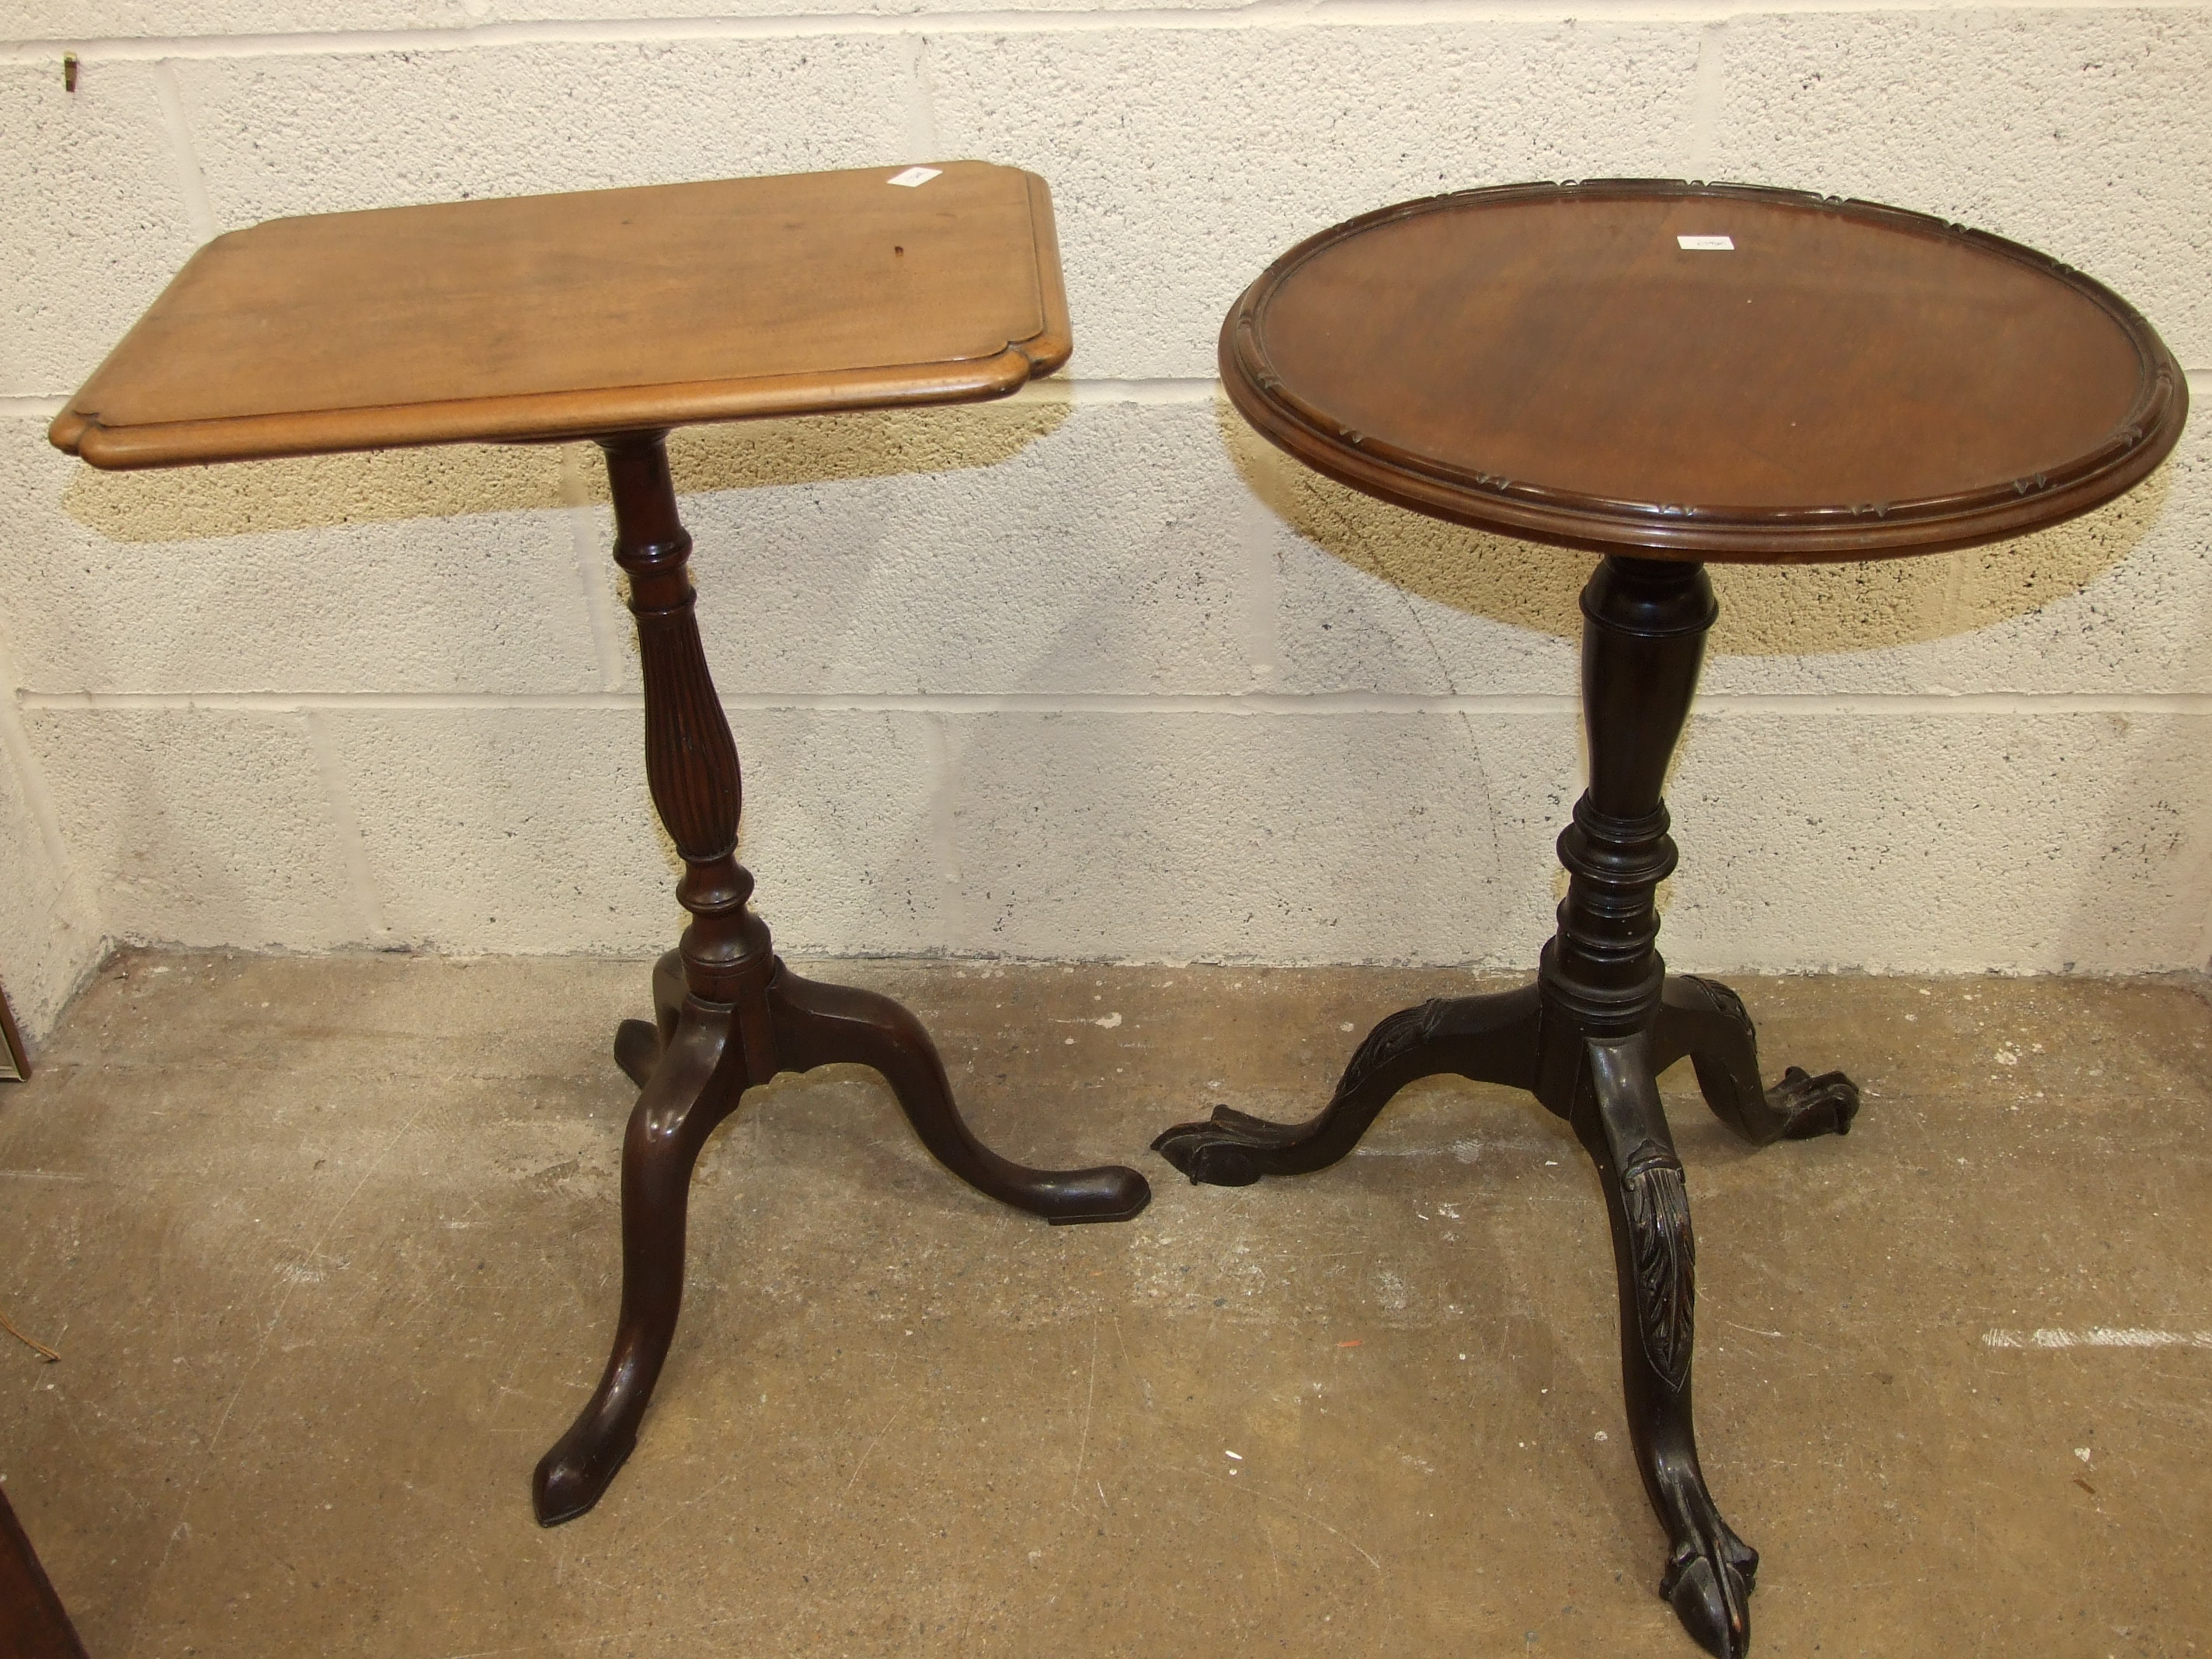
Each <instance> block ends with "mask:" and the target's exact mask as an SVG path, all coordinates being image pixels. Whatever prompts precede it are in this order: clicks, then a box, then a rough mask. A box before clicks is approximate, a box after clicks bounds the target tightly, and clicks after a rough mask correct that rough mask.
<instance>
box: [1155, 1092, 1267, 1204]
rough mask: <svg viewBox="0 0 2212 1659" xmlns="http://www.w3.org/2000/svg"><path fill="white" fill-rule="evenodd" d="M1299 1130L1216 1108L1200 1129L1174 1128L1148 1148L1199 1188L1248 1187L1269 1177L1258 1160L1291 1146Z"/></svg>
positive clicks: (1227, 1108)
mask: <svg viewBox="0 0 2212 1659" xmlns="http://www.w3.org/2000/svg"><path fill="white" fill-rule="evenodd" d="M1303 1127H1304V1126H1303V1125H1298V1124H1282V1123H1270V1122H1268V1121H1267V1119H1265V1118H1261V1117H1254V1116H1252V1115H1250V1114H1249V1113H1247V1112H1240V1111H1237V1109H1235V1108H1234V1107H1230V1106H1216V1107H1215V1108H1214V1109H1213V1115H1212V1117H1211V1118H1209V1119H1207V1120H1206V1121H1204V1122H1202V1123H1178V1124H1176V1126H1175V1127H1173V1128H1172V1129H1169V1130H1167V1131H1165V1132H1164V1133H1162V1134H1161V1135H1160V1136H1159V1138H1158V1139H1156V1140H1154V1141H1153V1142H1152V1150H1153V1151H1154V1152H1158V1154H1159V1155H1160V1156H1161V1157H1162V1158H1165V1159H1167V1161H1168V1162H1169V1163H1170V1164H1173V1165H1175V1167H1176V1169H1178V1170H1182V1172H1183V1174H1185V1175H1187V1176H1189V1177H1190V1178H1191V1180H1192V1181H1193V1182H1195V1183H1198V1184H1200V1185H1203V1186H1207V1187H1249V1186H1251V1185H1252V1184H1253V1183H1254V1182H1256V1181H1258V1180H1259V1179H1260V1177H1261V1176H1263V1175H1267V1174H1268V1173H1269V1171H1268V1170H1266V1169H1264V1168H1262V1167H1261V1154H1265V1153H1267V1152H1278V1151H1279V1150H1281V1149H1282V1148H1283V1147H1285V1146H1288V1145H1290V1144H1291V1142H1292V1141H1293V1140H1295V1139H1297V1136H1298V1134H1299V1133H1300V1131H1301V1129H1302V1128H1303Z"/></svg>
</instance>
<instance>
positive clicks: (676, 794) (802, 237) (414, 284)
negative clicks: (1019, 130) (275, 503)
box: [51, 161, 1151, 1526]
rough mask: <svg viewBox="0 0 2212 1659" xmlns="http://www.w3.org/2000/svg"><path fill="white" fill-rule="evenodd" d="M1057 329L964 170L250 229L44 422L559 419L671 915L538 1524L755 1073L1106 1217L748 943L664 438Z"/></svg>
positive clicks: (957, 166)
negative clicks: (648, 796)
mask: <svg viewBox="0 0 2212 1659" xmlns="http://www.w3.org/2000/svg"><path fill="white" fill-rule="evenodd" d="M1069 346H1070V338H1069V331H1068V321H1067V306H1066V299H1065V297H1064V295H1063V293H1062V289H1061V283H1060V254H1059V248H1058V244H1057V242H1056V240H1055V239H1054V228H1053V220H1052V204H1051V198H1050V196H1049V194H1048V191H1046V188H1045V184H1044V181H1043V180H1042V179H1039V178H1037V177H1036V176H1035V175H1034V174H1031V173H1024V172H1020V171H1018V170H1016V169H1014V168H1010V167H993V166H990V165H988V164H987V163H984V162H981V161H949V162H945V163H944V164H942V165H941V166H939V167H915V168H907V169H893V168H890V167H883V168H867V169H862V170H860V171H857V172H845V173H810V174H801V175H797V176H793V177H787V178H766V179H728V180H722V181H719V182H714V183H706V184H687V185H653V186H649V187H646V188H642V189H634V190H612V191H586V192H581V193H578V194H571V195H556V196H537V197H518V198H513V199H495V200H489V201H474V202H457V203H447V204H436V205H432V206H426V207H409V208H387V209H380V210H374V211H369V212H362V213H340V214H330V215H323V216H313V217H307V218H298V219H279V220H274V221H271V222H268V223H266V224H262V225H257V226H254V227H253V228H250V229H246V230H242V231H234V232H233V233H231V234H228V235H225V236H219V237H217V238H216V240H214V241H212V242H210V243H209V244H208V245H207V246H205V247H204V248H202V249H201V250H200V251H199V252H198V253H197V254H195V255H194V256H193V258H192V259H191V263H190V264H187V265H186V266H185V269H184V270H182V271H181V272H180V273H179V275H178V276H177V277H176V279H175V280H174V281H173V282H172V283H170V284H169V286H168V288H167V289H166V290H165V291H164V292H163V293H162V295H161V297H160V298H159V299H157V300H156V301H155V302H154V304H153V306H152V307H151V308H150V309H149V311H148V312H147V313H146V314H145V316H144V317H143V318H142V319H140V320H139V322H138V323H137V325H136V326H135V327H134V328H132V330H131V332H130V333H129V334H128V335H126V336H125V337H124V340H123V342H122V343H121V344H120V345H118V347H117V348H116V349H115V350H114V352H113V353H112V354H111V355H110V356H109V357H108V359H107V361H106V362H104V363H102V364H101V365H100V368H99V369H98V370H97V371H96V372H95V373H94V375H93V377H92V378H91V380H88V381H87V382H86V383H85V386H84V389H83V390H82V391H81V392H78V393H77V395H76V398H73V399H72V400H71V401H70V404H69V406H68V408H67V409H65V410H63V412H62V413H61V415H60V416H58V418H57V419H56V420H55V421H54V423H53V427H52V433H51V436H52V440H53V441H54V443H55V444H57V445H58V446H59V447H61V448H63V449H65V450H68V451H70V452H71V453H75V454H78V455H81V456H82V457H83V458H84V459H86V460H88V461H89V462H91V463H92V464H93V465H95V466H104V467H144V466H173V465H184V464H186V463H191V462H206V461H228V460H246V459H258V458H261V457H267V456H276V455H300V454H308V453H318V452H324V451H332V450H359V449H378V448H384V447H394V446H404V445H418V444H437V443H460V442H482V441H520V442H536V441H547V440H555V439H564V438H579V437H589V438H593V439H596V440H597V441H598V442H599V445H600V446H601V447H602V448H604V449H605V453H606V461H607V477H608V481H609V483H610V485H611V490H612V494H613V498H614V511H615V530H616V539H615V559H616V562H617V563H619V564H620V565H621V566H622V568H623V570H624V571H626V572H627V573H629V605H630V610H631V611H632V612H633V613H634V614H635V617H636V618H637V636H638V648H639V652H640V654H641V658H642V661H643V667H644V681H645V746H646V775H647V781H648V782H649V784H650V785H651V787H652V792H653V805H654V806H655V808H656V809H657V810H658V811H659V815H660V820H661V823H663V824H664V825H665V827H666V829H667V830H668V834H669V836H670V837H671V839H672V840H673V841H674V842H675V843H676V846H677V849H678V851H679V852H680V853H681V854H683V857H684V866H685V868H684V875H683V878H681V880H679V881H678V884H677V889H676V896H677V898H678V901H679V902H681V903H682V904H683V906H684V908H685V909H686V910H688V911H689V912H690V915H691V922H690V926H689V927H687V928H686V929H685V930H684V936H683V939H682V943H681V945H680V946H679V948H678V949H677V950H675V951H671V952H670V953H669V954H668V955H666V956H665V957H662V958H661V960H660V963H659V966H658V968H656V969H655V970H654V972H653V1005H654V1009H655V1013H656V1019H655V1020H654V1022H653V1024H647V1023H646V1022H644V1021H641V1020H629V1021H625V1022H623V1025H622V1027H621V1029H620V1030H619V1031H618V1032H617V1036H616V1039H615V1054H616V1057H617V1060H618V1061H619V1063H620V1064H621V1066H622V1067H623V1070H624V1071H625V1072H627V1073H629V1076H630V1078H631V1079H633V1080H635V1082H636V1083H637V1084H638V1085H640V1089H641V1093H640V1094H639V1097H638V1101H637V1106H636V1109H635V1110H634V1111H633V1112H632V1114H631V1115H630V1121H629V1132H628V1134H627V1136H626V1138H625V1139H624V1140H623V1160H622V1214H623V1291H622V1311H621V1315H620V1317H619V1320H618V1322H617V1329H616V1334H615V1340H614V1348H613V1352H612V1354H611V1356H610V1358H608V1360H607V1364H606V1370H605V1375H604V1376H602V1378H601V1380H600V1383H599V1389H598V1392H597V1393H595V1394H594V1395H592V1400H591V1401H590V1403H589V1404H587V1405H586V1407H585V1408H584V1410H583V1413H582V1414H581V1415H580V1416H579V1417H578V1418H577V1419H576V1421H575V1423H574V1425H573V1426H572V1427H571V1428H570V1429H569V1430H568V1432H567V1433H566V1434H565V1435H563V1436H562V1437H561V1439H560V1441H559V1443H557V1444H556V1445H555V1446H554V1447H553V1449H551V1450H550V1451H549V1452H548V1453H547V1454H546V1455H545V1457H544V1461H543V1462H540V1463H539V1465H538V1471H537V1477H536V1480H535V1483H534V1486H533V1490H532V1496H533V1498H534V1500H535V1504H536V1508H537V1513H538V1519H539V1520H540V1521H541V1522H544V1523H545V1524H546V1525H548V1526H550V1525H553V1524H554V1523H556V1522H562V1521H566V1520H568V1519H570V1518H572V1517H573V1516H578V1515H580V1514H582V1513H583V1512H584V1511H585V1510H588V1509H589V1508H591V1506H592V1504H595V1503H597V1502H598V1501H599V1497H600V1495H601V1493H603V1492H605V1490H606V1487H607V1483H608V1482H609V1481H611V1480H612V1479H613V1478H614V1476H615V1474H616V1472H617V1470H618V1469H619V1468H621V1467H622V1463H623V1459H624V1458H625V1457H627V1456H628V1455H629V1451H630V1449H631V1447H632V1445H633V1443H635V1439H636V1436H637V1427H638V1423H639V1420H640V1419H641V1418H642V1417H643V1416H644V1413H645V1408H646V1404H647V1401H648V1399H649V1398H650V1397H651V1395H652V1393H653V1383H654V1382H655V1380H656V1379H657V1378H658V1376H659V1372H660V1366H661V1362H662V1360H663V1359H664V1358H665V1357H666V1355H667V1352H668V1345H669V1341H670V1340H671V1337H672V1336H673V1335H674V1334H675V1329H676V1316H677V1310H678V1302H679V1299H680V1297H681V1296H682V1293H683V1282H684V1206H685V1201H686V1197H687V1194H688V1192H689V1188H690V1178H691V1170H692V1165H693V1163H694V1161H695V1160H696V1158H697V1157H698V1154H699V1150H700V1148H701V1146H703V1145H704V1144H705V1141H706V1139H707V1137H708V1134H709V1133H711V1132H712V1131H713V1130H714V1127H715V1126H716V1125H717V1124H719V1123H720V1121H722V1120H723V1119H724V1118H726V1117H727V1116H728V1115H730V1113H731V1112H732V1111H733V1110H734V1109H736V1107H737V1105H738V1100H739V1097H741V1096H742V1095H743V1094H744V1091H746V1090H747V1089H748V1088H750V1086H752V1085H755V1084H759V1083H765V1082H767V1081H768V1080H769V1079H770V1078H772V1077H774V1076H775V1075H776V1073H779V1072H787V1071H789V1072H803V1071H807V1070H810V1069H811V1068H812V1067H814V1066H827V1065H830V1064H833V1063H836V1062H840V1061H851V1062H857V1063H859V1064H860V1065H864V1066H873V1067H875V1069H876V1070H877V1071H878V1072H880V1073H882V1074H883V1076H884V1079H885V1081H886V1082H888V1083H889V1084H890V1086H891V1089H892V1091H893V1092H894V1093H895V1094H896V1096H897V1097H898V1102H899V1104H900V1106H901V1107H902V1109H904V1111H905V1113H906V1115H907V1120H908V1122H910V1123H911V1124H912V1125H913V1126H914V1128H915V1133H918V1134H919V1135H920V1136H921V1139H922V1143H923V1144H924V1145H925V1146H927V1147H928V1148H929V1150H930V1152H933V1154H935V1155H936V1157H937V1158H938V1159H939V1162H941V1163H942V1164H944V1165H945V1167H946V1168H947V1169H949V1170H951V1171H952V1172H953V1173H954V1174H955V1175H957V1176H960V1177H961V1178H962V1179H963V1180H964V1181H966V1182H969V1184H970V1185H972V1186H974V1187H975V1188H978V1189H980V1190H981V1191H982V1192H985V1193H987V1194H990V1195H991V1196H992V1197H994V1198H996V1199H1000V1200H1004V1201H1005V1202H1006V1203H1008V1204H1012V1205H1014V1206H1017V1207H1018V1208H1021V1209H1024V1210H1028V1211H1030V1212H1033V1213H1035V1214H1037V1215H1041V1216H1043V1217H1044V1218H1046V1219H1048V1220H1049V1221H1053V1222H1055V1223H1063V1222H1079V1221H1121V1220H1126V1219H1127V1218H1129V1217H1131V1216H1133V1215H1135V1214H1136V1213H1137V1212H1139V1210H1141V1209H1143V1208H1144V1206H1145V1204H1146V1200H1148V1199H1149V1198H1150V1196H1151V1191H1150V1188H1147V1187H1146V1183H1145V1181H1144V1178H1143V1177H1142V1176H1139V1175H1138V1174H1137V1172H1136V1171H1135V1170H1128V1169H1123V1168H1121V1167H1119V1166H1117V1165H1109V1166H1104V1167H1101V1168H1097V1169H1087V1170H1065V1171H1054V1170H1031V1169H1026V1168H1024V1167H1023V1166H1022V1165H1020V1164H1014V1163H1011V1162H1009V1161H1008V1160H1007V1159H1006V1158H1000V1156H999V1155H998V1154H996V1153H995V1152H992V1151H991V1150H990V1149H989V1148H988V1147H987V1146H983V1145H982V1144H981V1142H980V1141H978V1140H977V1139H975V1136H974V1135H973V1134H972V1133H969V1129H968V1127H967V1126H966V1125H965V1124H964V1123H963V1121H961V1117H960V1114H959V1111H958V1109H957V1107H956V1105H955V1104H954V1102H953V1097H952V1092H951V1086H950V1085H949V1084H948V1083H947V1081H946V1079H945V1067H944V1066H943V1064H942V1063H941V1062H940V1061H939V1058H938V1054H937V1051H936V1049H935V1048H934V1047H933V1045H932V1044H931V1042H930V1040H929V1036H928V1034H927V1032H925V1031H924V1030H922V1028H921V1024H920V1023H919V1022H917V1021H916V1020H915V1018H914V1016H913V1015H912V1014H910V1013H909V1012H907V1010H906V1009H904V1008H902V1007H901V1006H899V1005H898V1004H896V1003H895V1002H892V1001H891V1000H889V999H888V998H885V997H881V996H878V995H875V994H872V993H870V992H866V991H859V990H851V989H847V988H843V987H836V986H831V985H821V984H815V983H812V982H811V981H806V980H804V979H801V978H800V977H799V975H796V974H793V973H792V972H791V971H790V970H789V969H786V968H785V967H784V965H783V964H782V963H781V962H780V961H779V960H777V958H776V957H775V953H774V951H772V950H771V949H770V947H769V931H768V927H767V926H766V924H765V923H763V921H761V919H760V918H759V917H758V916H757V915H754V914H753V912H752V910H751V909H750V906H749V903H748V900H749V898H750V895H751V893H752V890H753V878H752V877H751V876H750V874H749V873H747V872H746V871H745V869H744V866H742V865H740V864H738V861H737V859H736V848H737V836H738V808H739V801H740V793H739V776H738V754H737V749H736V746H735V744H733V742H732V738H731V735H730V727H729V723H728V721H727V720H726V719H725V718H724V715H723V713H722V708H721V704H720V702H719V701H718V700H717V698H716V696H715V693H714V684H713V682H712V681H711V680H710V679H709V678H708V672H707V661H706V658H705V655H704V654H703V653H702V649H701V646H700V640H699V629H698V625H697V623H696V621H695V619H694V617H693V614H692V588H691V582H690V576H689V575H688V574H686V570H685V565H686V562H687V560H688V559H689V557H690V551H691V538H690V536H689V535H687V534H686V533H685V532H684V526H683V525H682V523H681V522H680V521H679V520H678V517H677V507H676V492H675V489H674V486H673V484H672V483H671V479H670V476H669V470H668V457H667V453H666V451H665V447H664V444H663V440H664V438H665V435H666V433H667V430H668V428H671V427H673V426H677V425H679V424H682V423H684V422H694V421H723V420H735V419H740V418H744V417H748V416H770V415H801V414H807V413H811V412H815V411H821V410H848V409H872V408H883V407H888V406H892V405H899V404H945V403H961V402H969V401H974V400H977V399H981V398H996V397H1001V396H1004V395H1005V394H1006V393H1008V392H1013V391H1015V390H1017V389H1018V388H1019V387H1020V386H1023V385H1024V383H1025V382H1027V381H1028V380H1030V378H1031V377H1033V376H1035V375H1038V374H1048V373H1050V372H1051V371H1052V370H1053V369H1054V368H1058V367H1059V366H1060V364H1061V363H1062V362H1066V357H1067V354H1068V350H1069Z"/></svg>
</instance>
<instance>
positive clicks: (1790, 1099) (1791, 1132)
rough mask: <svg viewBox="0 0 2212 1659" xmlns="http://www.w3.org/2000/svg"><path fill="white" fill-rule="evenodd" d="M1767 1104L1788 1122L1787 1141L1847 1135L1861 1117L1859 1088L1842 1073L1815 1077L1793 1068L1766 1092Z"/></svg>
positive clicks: (1821, 1074) (1785, 1129)
mask: <svg viewBox="0 0 2212 1659" xmlns="http://www.w3.org/2000/svg"><path fill="white" fill-rule="evenodd" d="M1766 1103H1767V1105H1768V1106H1769V1107H1771V1108H1772V1109H1774V1110H1775V1111H1777V1112H1779V1113H1781V1114H1782V1115H1783V1116H1784V1118H1786V1119H1787V1120H1788V1121H1787V1123H1786V1124H1785V1125H1784V1127H1783V1130H1782V1139H1784V1140H1810V1139H1814V1137H1815V1136H1816V1135H1847V1134H1849V1133H1850V1132H1851V1120H1852V1119H1853V1118H1855V1117H1857V1115H1859V1085H1857V1084H1856V1083H1854V1082H1852V1081H1851V1080H1850V1079H1849V1078H1847V1077H1845V1076H1844V1074H1843V1073H1841V1072H1823V1073H1820V1076H1818V1077H1814V1076H1813V1075H1812V1074H1811V1073H1808V1072H1807V1071H1806V1070H1805V1068H1804V1067H1803V1066H1791V1067H1790V1068H1789V1070H1787V1071H1785V1072H1784V1073H1783V1074H1782V1081H1781V1082H1779V1083H1778V1084H1776V1085H1774V1086H1773V1087H1772V1088H1771V1089H1769V1090H1768V1091H1766Z"/></svg>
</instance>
